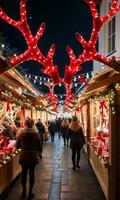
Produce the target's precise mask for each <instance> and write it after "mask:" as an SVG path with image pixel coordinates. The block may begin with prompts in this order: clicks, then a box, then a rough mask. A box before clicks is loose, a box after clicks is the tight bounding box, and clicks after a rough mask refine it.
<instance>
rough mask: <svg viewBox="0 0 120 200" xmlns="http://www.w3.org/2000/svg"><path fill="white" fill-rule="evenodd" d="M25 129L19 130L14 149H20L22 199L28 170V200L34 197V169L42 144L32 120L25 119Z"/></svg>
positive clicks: (24, 195)
mask: <svg viewBox="0 0 120 200" xmlns="http://www.w3.org/2000/svg"><path fill="white" fill-rule="evenodd" d="M25 126H26V127H25V128H21V129H19V133H18V137H17V141H16V148H17V149H21V152H20V157H19V163H20V164H21V167H22V173H21V184H22V188H23V191H22V194H21V196H22V197H23V198H25V197H26V179H27V172H28V170H29V176H30V179H29V180H30V187H29V195H28V199H31V198H33V197H34V196H35V195H34V193H32V189H33V185H34V172H35V167H36V165H37V164H38V162H39V159H38V152H40V151H42V143H41V140H40V136H39V133H38V130H37V128H36V127H35V126H34V120H33V119H30V118H29V119H26V121H25Z"/></svg>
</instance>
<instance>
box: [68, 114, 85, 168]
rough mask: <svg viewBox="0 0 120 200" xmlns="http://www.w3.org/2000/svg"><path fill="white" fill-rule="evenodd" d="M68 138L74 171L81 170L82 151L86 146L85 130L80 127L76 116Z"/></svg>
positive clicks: (69, 129)
mask: <svg viewBox="0 0 120 200" xmlns="http://www.w3.org/2000/svg"><path fill="white" fill-rule="evenodd" d="M68 137H69V138H70V148H71V149H72V163H73V170H74V171H75V170H76V167H77V168H80V165H79V162H80V151H81V148H82V147H83V145H84V144H85V138H84V134H83V129H82V127H81V126H80V125H79V122H78V118H77V117H76V116H73V117H72V122H71V124H70V126H69V128H68Z"/></svg>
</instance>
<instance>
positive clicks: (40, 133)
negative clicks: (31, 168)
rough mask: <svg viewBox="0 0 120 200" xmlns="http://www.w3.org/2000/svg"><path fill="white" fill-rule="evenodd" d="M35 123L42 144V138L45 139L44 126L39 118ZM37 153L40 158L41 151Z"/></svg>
mask: <svg viewBox="0 0 120 200" xmlns="http://www.w3.org/2000/svg"><path fill="white" fill-rule="evenodd" d="M35 125H36V127H37V129H38V133H39V135H40V139H41V142H42V145H43V142H44V139H45V126H44V125H43V123H42V121H41V119H38V121H37V123H36V124H35ZM42 150H43V149H42ZM38 155H39V157H40V159H42V152H38Z"/></svg>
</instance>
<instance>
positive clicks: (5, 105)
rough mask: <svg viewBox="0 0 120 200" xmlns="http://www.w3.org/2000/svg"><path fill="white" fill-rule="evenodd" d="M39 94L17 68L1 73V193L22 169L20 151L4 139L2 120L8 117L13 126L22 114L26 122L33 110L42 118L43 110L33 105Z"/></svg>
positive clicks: (22, 121)
mask: <svg viewBox="0 0 120 200" xmlns="http://www.w3.org/2000/svg"><path fill="white" fill-rule="evenodd" d="M26 91H27V92H26ZM38 95H39V93H38V92H37V91H36V90H35V89H34V88H33V86H32V85H31V84H30V83H29V81H28V80H27V79H25V77H23V76H22V75H21V74H20V73H19V72H18V71H17V70H15V69H11V70H9V71H7V72H5V73H4V74H1V75H0V177H1V178H0V195H1V193H2V192H3V191H4V190H5V189H6V188H7V187H8V186H9V185H10V184H11V182H12V181H13V180H14V179H15V178H16V177H17V176H18V175H19V174H20V171H21V168H20V165H19V163H18V160H19V151H18V150H16V149H15V145H13V146H11V147H10V146H9V145H8V144H7V145H6V141H4V140H5V138H4V140H3V136H2V121H3V119H4V118H7V119H9V120H10V122H11V126H14V120H15V118H16V117H17V116H20V118H21V123H22V124H24V120H25V118H26V117H32V113H33V112H35V113H36V118H35V120H37V119H38V117H39V118H40V114H39V113H40V112H41V111H39V110H36V107H35V106H31V105H33V104H34V103H35V101H36V98H37V97H38ZM37 106H39V105H37ZM2 142H4V143H5V145H3V143H2ZM14 144H15V143H14Z"/></svg>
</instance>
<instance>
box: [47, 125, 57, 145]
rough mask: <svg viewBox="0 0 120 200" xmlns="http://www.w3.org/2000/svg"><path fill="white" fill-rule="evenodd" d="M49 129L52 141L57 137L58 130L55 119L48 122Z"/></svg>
mask: <svg viewBox="0 0 120 200" xmlns="http://www.w3.org/2000/svg"><path fill="white" fill-rule="evenodd" d="M48 130H49V133H50V136H51V142H54V138H55V132H56V125H55V122H54V121H51V122H49V124H48Z"/></svg>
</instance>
